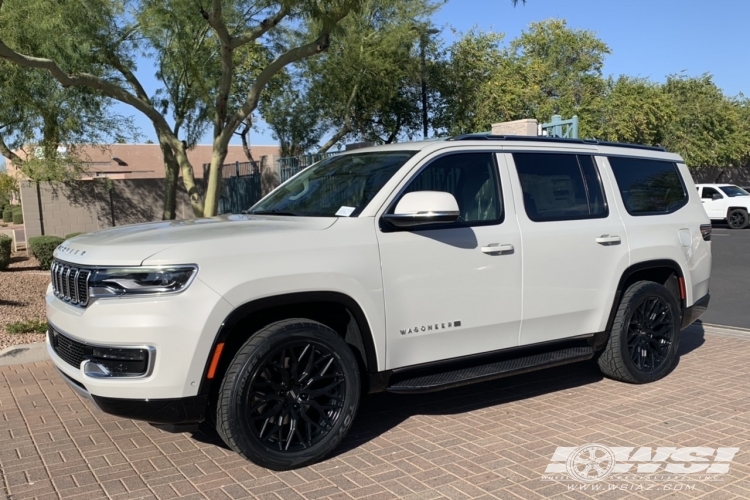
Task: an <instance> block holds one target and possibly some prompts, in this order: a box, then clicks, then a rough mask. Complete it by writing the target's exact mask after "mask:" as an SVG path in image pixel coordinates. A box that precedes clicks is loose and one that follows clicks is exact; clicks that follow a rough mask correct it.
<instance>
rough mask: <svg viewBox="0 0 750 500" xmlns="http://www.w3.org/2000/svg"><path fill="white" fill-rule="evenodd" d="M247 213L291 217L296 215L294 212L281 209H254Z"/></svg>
mask: <svg viewBox="0 0 750 500" xmlns="http://www.w3.org/2000/svg"><path fill="white" fill-rule="evenodd" d="M248 213H249V214H250V215H291V216H292V217H296V216H297V215H298V214H295V213H294V212H284V211H283V210H255V211H253V212H248Z"/></svg>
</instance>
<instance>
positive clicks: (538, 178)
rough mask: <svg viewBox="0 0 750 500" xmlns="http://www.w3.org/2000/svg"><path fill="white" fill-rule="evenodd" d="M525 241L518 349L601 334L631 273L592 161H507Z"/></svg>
mask: <svg viewBox="0 0 750 500" xmlns="http://www.w3.org/2000/svg"><path fill="white" fill-rule="evenodd" d="M506 159H507V162H508V164H509V168H508V169H509V171H510V176H511V182H512V187H513V192H514V194H515V193H518V194H519V195H516V196H515V200H516V209H517V211H518V222H519V225H520V229H521V234H522V235H523V325H522V327H521V337H520V344H521V345H528V344H536V343H539V342H547V341H551V340H557V339H563V338H569V337H574V336H577V335H583V334H590V333H595V332H599V331H602V330H604V329H605V328H606V320H607V318H608V317H609V312H610V310H611V307H612V303H613V301H614V294H615V290H616V288H617V282H618V280H619V278H620V276H622V273H623V272H624V271H625V269H627V267H628V265H629V253H628V241H627V234H626V232H625V226H624V224H623V222H622V219H621V218H620V215H619V213H618V212H617V208H616V207H615V205H614V203H608V199H609V200H612V199H613V196H614V195H613V194H612V188H611V184H610V183H609V179H608V178H607V176H606V175H605V173H604V172H603V171H601V172H600V170H601V169H600V168H599V167H598V165H597V162H596V160H595V158H594V156H592V155H590V154H575V153H536V152H529V153H513V154H507V155H506Z"/></svg>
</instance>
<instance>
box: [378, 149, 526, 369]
mask: <svg viewBox="0 0 750 500" xmlns="http://www.w3.org/2000/svg"><path fill="white" fill-rule="evenodd" d="M412 191H446V192H449V193H451V194H452V195H453V196H454V197H455V198H456V201H457V202H458V206H459V209H460V212H461V217H460V218H459V221H458V222H455V223H450V224H442V225H433V226H424V227H417V228H410V229H408V230H395V229H394V228H389V227H387V226H385V223H382V222H381V224H380V229H379V230H378V242H379V245H380V257H381V262H382V272H383V288H384V295H385V306H386V307H385V310H386V332H387V333H386V344H387V345H386V365H387V367H388V368H389V369H391V368H398V367H403V366H410V365H416V364H419V363H426V362H430V361H438V360H442V359H448V358H456V357H460V356H466V355H471V354H477V353H482V352H487V351H493V350H497V349H503V348H507V347H515V346H517V345H518V333H519V328H520V322H521V252H522V248H521V237H520V233H519V230H518V223H517V221H516V216H515V213H514V210H513V206H512V201H510V200H511V198H510V196H509V195H508V193H509V190H508V178H507V169H506V168H502V169H500V168H498V164H497V158H496V155H495V154H493V153H489V152H473V151H467V152H458V153H450V154H444V155H442V156H437V155H436V156H434V157H432V158H431V159H428V160H426V161H425V162H424V163H423V164H422V166H421V167H418V168H417V169H416V172H415V174H414V175H413V176H412V178H411V179H410V180H409V181H408V183H407V184H406V185H405V188H404V189H403V190H402V191H401V192H400V193H399V195H398V196H397V197H396V198H395V199H394V200H392V201H391V203H389V205H388V207H389V208H387V209H386V212H388V211H392V210H393V208H394V207H395V205H396V203H398V201H399V199H400V197H401V196H403V194H405V193H408V192H412Z"/></svg>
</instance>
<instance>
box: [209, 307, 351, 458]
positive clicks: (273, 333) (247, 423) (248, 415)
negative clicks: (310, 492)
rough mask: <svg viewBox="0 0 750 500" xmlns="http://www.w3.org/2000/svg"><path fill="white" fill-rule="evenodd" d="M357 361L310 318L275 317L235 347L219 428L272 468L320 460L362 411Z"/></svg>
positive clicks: (238, 446) (221, 402)
mask: <svg viewBox="0 0 750 500" xmlns="http://www.w3.org/2000/svg"><path fill="white" fill-rule="evenodd" d="M359 395H360V382H359V370H358V367H357V361H356V359H355V358H354V355H353V354H352V351H351V349H350V348H349V346H348V345H347V344H346V342H344V340H343V339H342V338H341V336H340V335H338V334H337V333H336V332H335V331H333V330H331V329H330V328H328V327H327V326H325V325H323V324H321V323H318V322H315V321H311V320H306V319H293V320H285V321H281V322H278V323H274V324H272V325H270V326H268V327H266V328H264V329H263V330H261V331H260V332H258V333H256V334H255V335H253V336H252V337H251V338H250V339H249V340H248V341H247V342H246V343H245V344H244V345H243V346H242V347H241V348H240V350H239V351H238V352H237V354H236V355H235V357H234V359H233V360H232V363H231V365H230V366H229V368H228V370H227V374H226V376H225V377H224V380H223V381H222V384H221V389H220V393H219V404H218V405H217V411H216V421H217V431H218V432H219V434H220V435H221V437H222V438H223V439H224V441H225V442H226V443H227V445H229V446H230V447H231V448H232V449H233V450H234V451H236V452H237V453H239V454H240V455H242V456H243V457H245V458H247V459H248V460H250V461H252V462H254V463H256V464H258V465H261V466H263V467H267V468H269V469H273V470H288V469H294V468H297V467H302V466H305V465H309V464H311V463H313V462H317V461H319V460H321V459H322V458H323V457H324V456H326V455H327V454H328V453H330V452H331V451H332V450H333V449H334V448H335V447H336V446H337V445H338V444H339V442H341V440H342V439H343V437H344V436H345V435H346V433H347V432H348V430H349V428H350V427H351V424H352V422H353V420H354V416H355V414H356V412H357V406H358V404H359Z"/></svg>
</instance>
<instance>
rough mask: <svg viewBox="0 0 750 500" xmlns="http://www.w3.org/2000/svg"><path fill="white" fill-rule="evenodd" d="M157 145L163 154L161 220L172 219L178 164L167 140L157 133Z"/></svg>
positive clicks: (174, 211) (174, 212)
mask: <svg viewBox="0 0 750 500" xmlns="http://www.w3.org/2000/svg"><path fill="white" fill-rule="evenodd" d="M157 136H158V137H159V146H160V147H161V152H162V155H163V156H164V174H165V176H164V211H163V212H162V217H161V218H162V220H174V219H175V217H176V215H177V214H176V210H177V177H178V174H179V171H180V166H179V165H178V164H177V158H175V156H174V151H172V148H171V146H170V145H169V144H168V143H167V141H166V140H165V139H164V138H163V137H162V136H161V134H159V132H158V131H157Z"/></svg>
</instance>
